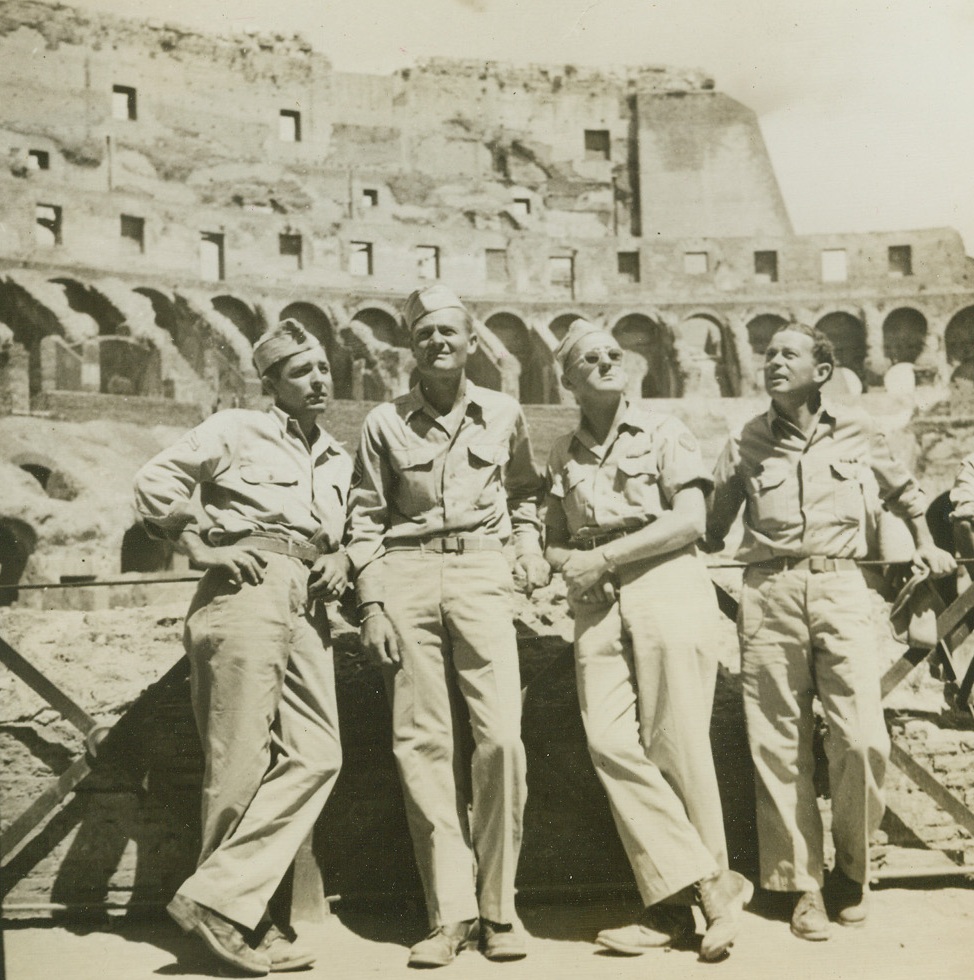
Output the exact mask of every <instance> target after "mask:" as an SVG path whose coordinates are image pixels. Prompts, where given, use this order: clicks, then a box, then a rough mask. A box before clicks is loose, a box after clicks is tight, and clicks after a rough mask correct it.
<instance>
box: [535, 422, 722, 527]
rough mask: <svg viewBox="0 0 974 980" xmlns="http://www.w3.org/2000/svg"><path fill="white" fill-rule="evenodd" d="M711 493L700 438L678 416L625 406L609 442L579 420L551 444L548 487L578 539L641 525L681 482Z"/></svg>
mask: <svg viewBox="0 0 974 980" xmlns="http://www.w3.org/2000/svg"><path fill="white" fill-rule="evenodd" d="M691 484H697V485H699V486H700V487H701V489H703V491H704V493H706V492H708V491H709V489H710V486H711V483H710V474H709V472H708V470H707V469H706V467H705V466H704V462H703V459H702V458H701V456H700V449H699V447H698V446H697V441H696V439H695V438H694V437H693V435H692V434H691V433H690V431H689V429H687V427H686V426H685V425H684V424H683V423H682V422H680V421H679V420H678V419H675V418H673V417H672V416H669V415H663V414H661V413H659V412H653V411H649V410H647V409H644V408H641V407H639V406H636V405H632V404H627V405H626V407H625V410H624V412H623V413H622V416H621V418H620V419H619V422H618V424H617V425H616V426H615V428H614V430H613V432H611V433H610V434H609V437H608V439H607V440H606V442H605V444H604V445H601V446H600V445H599V444H598V443H597V442H596V441H595V438H594V437H593V436H592V434H591V433H590V432H589V431H588V429H586V428H585V426H584V425H580V426H579V427H578V428H577V429H576V430H575V431H574V432H572V433H569V434H568V435H566V436H562V437H561V438H560V439H558V440H557V441H556V442H555V444H554V445H553V446H552V449H551V455H550V457H549V460H548V488H549V489H548V492H549V494H550V496H551V497H552V498H555V499H557V500H558V501H559V502H560V503H561V506H562V509H563V510H564V513H565V518H566V521H567V524H568V530H569V533H570V534H571V536H572V538H573V539H574V540H579V541H582V540H585V539H586V538H590V537H593V536H595V535H598V534H604V533H605V532H607V531H615V530H621V529H624V528H630V527H631V528H638V527H642V526H643V525H645V524H648V523H650V522H652V521H654V520H656V518H657V517H659V516H660V514H662V513H663V512H664V511H666V510H670V509H671V508H672V506H673V498H674V497H675V496H676V494H677V493H678V492H679V491H680V490H682V489H683V488H684V487H687V486H690V485H691Z"/></svg>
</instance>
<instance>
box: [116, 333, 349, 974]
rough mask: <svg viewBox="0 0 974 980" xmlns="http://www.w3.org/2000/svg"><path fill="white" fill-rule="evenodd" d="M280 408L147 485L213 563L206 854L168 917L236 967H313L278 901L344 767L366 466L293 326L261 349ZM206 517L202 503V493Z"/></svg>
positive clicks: (166, 523)
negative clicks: (357, 502) (361, 474)
mask: <svg viewBox="0 0 974 980" xmlns="http://www.w3.org/2000/svg"><path fill="white" fill-rule="evenodd" d="M254 366H255V367H256V368H257V371H258V373H259V374H260V375H261V376H262V378H263V381H264V386H265V389H266V390H267V391H268V393H270V394H272V395H273V396H274V406H273V407H272V408H271V409H270V410H269V411H267V412H260V411H250V410H245V409H231V410H228V411H224V412H217V413H216V414H214V415H211V416H210V417H209V418H208V419H206V421H205V422H203V423H201V424H200V425H198V426H197V427H196V428H195V429H193V430H192V431H191V432H189V433H187V434H186V435H185V436H184V437H183V438H182V439H180V440H179V441H178V442H177V443H176V444H175V445H173V446H172V447H170V448H169V449H166V450H164V451H163V452H161V453H159V455H158V456H156V457H155V458H154V459H152V460H150V461H149V462H148V463H146V464H145V466H143V467H142V469H141V470H140V471H139V473H138V475H137V476H136V478H135V490H136V506H137V508H138V511H139V514H140V515H141V517H142V520H143V522H144V523H145V525H146V527H147V528H149V529H150V530H152V531H154V532H156V533H157V534H159V535H161V536H165V537H168V538H169V539H170V540H173V541H175V543H176V546H177V547H178V548H179V549H180V550H182V551H184V552H186V553H187V554H188V555H189V556H190V558H191V559H192V560H193V561H194V563H195V564H196V565H197V566H198V567H201V568H204V569H206V574H205V575H204V576H203V578H202V580H201V581H200V584H199V587H198V588H197V590H196V595H195V597H194V598H193V602H192V605H191V606H190V610H189V612H188V614H187V616H186V630H185V637H184V639H185V644H186V653H187V656H188V658H189V662H190V670H191V673H190V681H191V690H192V698H193V709H194V712H195V715H196V721H197V725H198V727H199V731H200V739H201V741H202V743H203V753H204V756H205V759H206V771H205V773H204V776H203V801H202V825H203V826H202V838H203V840H202V848H201V852H200V856H199V864H198V867H197V869H196V872H195V873H194V874H193V875H192V876H191V877H190V878H188V879H187V880H186V881H185V882H184V883H183V884H182V885H181V886H180V888H179V891H178V892H177V893H176V896H175V897H174V898H173V900H172V902H170V904H169V907H168V911H169V914H170V915H171V916H172V917H173V918H174V919H175V920H176V922H177V923H178V924H179V925H180V926H181V927H182V928H183V929H185V930H187V931H192V932H194V933H196V934H197V935H198V936H199V937H200V938H201V939H202V940H203V941H204V942H205V943H206V944H207V946H208V947H209V948H210V949H211V950H212V951H213V952H214V953H215V954H216V955H217V956H219V957H220V958H221V959H222V960H224V961H225V962H227V963H229V964H231V965H232V966H234V967H235V968H236V969H237V970H240V971H242V972H244V973H247V974H249V975H253V976H262V975H264V974H266V973H267V972H268V971H269V970H275V971H276V970H293V969H300V968H302V967H307V966H310V965H311V964H312V962H313V960H314V957H313V956H312V955H311V953H310V952H309V951H308V950H307V949H302V948H301V947H300V946H299V945H297V944H296V943H295V938H296V937H295V936H294V935H293V934H292V933H291V930H290V926H289V924H288V923H284V922H281V923H271V921H270V915H269V913H268V908H267V906H268V902H269V901H270V899H271V897H272V895H273V894H274V892H275V890H276V889H277V887H278V885H279V883H280V882H281V880H282V879H283V878H284V875H285V873H286V872H287V869H288V866H289V865H290V863H291V862H292V860H293V859H294V856H295V854H296V853H297V850H298V848H299V847H300V845H301V842H302V841H303V840H304V839H305V837H306V836H307V835H308V834H309V833H310V831H311V829H312V827H313V826H314V824H315V821H316V820H317V818H318V816H319V814H320V813H321V809H322V807H323V806H324V805H325V801H326V800H327V798H328V794H329V793H330V792H331V788H332V787H333V786H334V784H335V779H336V778H337V776H338V770H339V768H340V766H341V743H340V741H339V737H338V709H337V704H336V699H335V675H334V669H333V665H332V647H331V636H330V633H329V628H328V619H327V616H326V613H325V608H324V606H323V605H322V603H321V602H319V601H316V600H319V599H329V598H337V597H339V596H340V595H341V593H342V592H343V591H344V589H345V585H346V582H347V576H348V559H347V557H346V555H345V553H344V551H342V550H341V548H340V547H339V546H340V543H341V540H342V533H343V529H344V519H345V502H346V499H347V496H348V486H349V481H350V479H351V475H352V461H351V459H349V457H348V454H347V453H345V451H344V450H343V449H342V448H341V446H339V445H338V444H337V443H336V442H335V440H334V439H332V437H331V436H330V435H328V433H327V432H325V431H324V429H322V428H320V427H319V425H318V419H319V417H320V415H321V413H322V412H323V411H324V410H325V408H326V406H327V404H328V400H329V398H330V396H331V390H332V384H331V375H330V368H329V364H328V358H327V356H326V354H325V352H324V350H323V349H322V347H321V345H320V344H319V343H318V341H317V340H315V338H314V337H312V336H310V335H309V334H308V333H306V332H305V330H304V329H303V328H302V326H301V325H300V324H299V323H297V321H295V320H284V321H282V322H281V323H280V324H278V326H277V327H275V328H274V329H273V330H271V331H270V332H269V333H268V334H266V335H265V336H264V337H263V338H262V339H261V340H260V341H258V342H257V344H256V345H255V346H254ZM197 487H198V488H199V490H200V496H201V502H202V505H203V509H204V511H205V513H206V517H207V522H206V524H205V525H204V526H200V525H199V523H198V521H197V519H196V517H195V516H194V515H195V512H194V510H193V508H192V507H191V506H190V502H191V499H192V497H193V493H194V491H195V490H196V488H197Z"/></svg>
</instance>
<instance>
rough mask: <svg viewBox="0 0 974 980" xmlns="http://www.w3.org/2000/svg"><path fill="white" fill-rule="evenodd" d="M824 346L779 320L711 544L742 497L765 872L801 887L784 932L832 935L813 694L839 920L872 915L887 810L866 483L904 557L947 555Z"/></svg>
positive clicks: (728, 453) (721, 489) (935, 562)
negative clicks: (758, 404)
mask: <svg viewBox="0 0 974 980" xmlns="http://www.w3.org/2000/svg"><path fill="white" fill-rule="evenodd" d="M833 365H834V354H833V351H832V345H831V343H830V342H829V340H828V338H827V337H826V336H825V335H824V334H822V333H821V332H820V331H818V330H815V329H813V328H811V327H807V326H805V325H802V324H788V325H787V326H785V327H782V328H781V330H779V331H778V332H777V333H776V334H775V335H774V336H773V337H772V338H771V342H770V344H769V345H768V349H767V352H766V355H765V375H764V382H765V388H766V390H767V392H768V394H769V395H770V396H771V406H770V408H769V409H768V411H767V412H765V413H762V414H761V415H758V416H756V417H755V418H753V419H752V420H751V421H750V422H748V423H747V424H746V425H745V426H744V427H743V429H742V431H740V432H739V433H737V434H736V435H734V436H733V437H732V438H731V439H730V441H729V442H728V443H727V446H726V448H725V449H724V451H723V454H722V455H721V457H720V459H719V460H718V463H717V467H716V470H715V473H714V483H715V486H714V491H713V498H712V506H711V512H710V516H709V519H708V524H707V534H708V539H709V548H710V549H711V550H720V549H721V548H722V547H723V539H724V536H725V535H726V533H727V531H728V529H729V528H730V525H731V523H732V522H733V520H734V518H735V516H736V515H737V513H738V511H739V510H740V508H741V505H742V504H743V505H744V508H745V509H744V540H743V543H742V545H741V548H740V551H739V553H738V556H739V558H740V559H741V560H742V561H744V562H746V564H747V569H746V570H745V573H744V585H743V589H742V593H741V601H740V610H739V614H738V623H737V625H738V633H739V636H740V641H741V650H742V680H743V691H744V709H745V715H746V719H747V728H748V739H749V742H750V746H751V755H752V757H753V759H754V769H755V782H756V793H757V818H758V840H759V849H760V863H761V884H762V885H763V886H764V887H765V888H767V889H770V890H772V891H778V892H790V893H797V896H796V901H795V906H794V910H793V914H792V918H791V929H792V932H793V933H794V934H795V935H796V936H798V937H799V938H802V939H809V940H822V939H827V938H828V936H829V928H830V926H829V918H828V914H827V911H826V903H825V901H824V900H823V895H822V885H823V880H824V875H823V866H824V857H823V841H822V833H823V831H822V822H821V819H820V817H819V811H818V807H817V806H816V798H815V787H814V785H813V783H812V775H813V769H814V761H813V757H812V734H813V727H814V716H813V714H812V699H813V697H814V696H816V695H817V696H818V698H819V700H820V701H821V704H822V709H823V711H824V712H825V717H826V721H827V723H828V738H827V740H826V752H827V755H828V760H829V781H830V784H831V796H832V836H833V838H834V842H835V850H836V867H835V870H834V873H833V874H832V875H831V877H830V879H829V886H828V889H827V892H828V895H827V897H828V899H829V904H830V905H831V906H832V911H833V912H834V914H835V915H836V917H837V919H838V921H839V922H840V923H841V924H843V925H861V924H862V923H863V922H864V921H865V918H866V912H867V897H868V888H867V887H866V886H867V884H868V878H869V839H870V836H871V834H872V833H873V832H874V831H875V830H876V829H877V828H878V826H879V823H880V820H881V819H882V815H883V809H884V803H883V795H882V785H883V778H884V774H885V769H886V763H887V759H888V754H889V737H888V735H887V732H886V725H885V721H884V718H883V709H882V704H881V697H880V687H879V665H878V663H877V661H876V656H875V650H876V638H875V635H874V632H873V627H872V625H871V623H870V620H869V610H870V605H871V603H870V596H869V593H868V590H867V587H866V584H865V582H864V580H863V576H862V572H861V571H860V569H859V567H858V565H857V563H856V559H858V558H864V557H865V556H866V503H865V496H864V486H866V485H867V483H868V480H869V475H870V474H869V471H870V470H871V471H872V474H874V475H875V479H876V483H877V484H878V487H879V491H880V495H881V497H882V499H883V503H884V505H885V506H886V507H887V508H888V509H889V510H890V511H891V512H893V513H894V514H896V515H898V516H900V517H902V518H903V519H904V521H906V523H907V525H908V527H909V528H910V531H911V533H912V534H913V538H914V541H915V543H916V552H915V555H914V561H915V562H916V563H918V564H923V565H926V566H928V567H929V568H930V569H931V571H932V572H933V574H935V575H941V574H946V573H948V572H950V571H951V570H953V568H954V567H955V563H954V560H953V558H952V557H951V556H950V555H948V554H947V553H946V552H943V551H941V550H940V549H939V548H937V547H935V545H934V544H933V542H932V540H931V538H930V534H929V531H928V530H927V526H926V523H925V521H924V509H925V508H924V498H923V494H922V492H921V491H920V488H919V487H918V486H917V483H916V481H915V480H914V479H913V477H912V476H911V475H910V474H909V473H908V472H907V470H906V469H905V468H904V467H903V465H902V464H900V463H899V462H897V461H896V460H895V459H894V458H893V457H892V456H891V455H890V452H889V449H888V447H887V445H886V441H885V439H884V438H883V437H882V435H881V434H880V433H879V432H877V431H876V428H875V426H874V424H873V422H872V421H871V419H870V418H869V417H868V416H867V415H866V414H865V413H864V412H862V411H860V410H858V409H854V408H849V407H845V406H838V405H832V404H826V402H825V401H824V400H823V399H822V397H821V394H820V392H821V388H822V385H824V384H825V382H826V381H828V379H829V378H830V377H831V374H832V370H833Z"/></svg>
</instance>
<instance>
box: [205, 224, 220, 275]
mask: <svg viewBox="0 0 974 980" xmlns="http://www.w3.org/2000/svg"><path fill="white" fill-rule="evenodd" d="M223 275H224V261H223V235H222V233H220V232H212V231H204V232H202V233H201V234H200V278H201V279H211V280H213V279H222V278H223Z"/></svg>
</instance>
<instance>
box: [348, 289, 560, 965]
mask: <svg viewBox="0 0 974 980" xmlns="http://www.w3.org/2000/svg"><path fill="white" fill-rule="evenodd" d="M404 317H405V321H406V326H407V327H408V329H409V332H410V337H411V340H412V349H413V353H414V355H415V357H416V364H417V372H418V374H419V379H420V380H419V383H418V384H417V385H416V387H415V388H413V389H412V391H410V392H409V394H407V395H404V396H403V397H401V398H398V399H396V400H395V401H393V402H389V403H386V404H385V405H380V406H379V407H378V408H376V409H374V410H373V411H372V412H370V413H369V415H368V416H367V418H366V420H365V425H364V428H363V431H362V438H361V443H360V445H359V451H358V457H357V459H356V466H355V476H354V479H353V489H352V493H351V497H350V509H349V522H348V535H349V544H348V551H349V556H350V558H351V560H352V565H353V568H354V570H355V573H356V588H357V592H358V601H359V604H360V608H361V610H362V620H363V622H362V643H363V646H364V648H365V649H366V650H367V651H368V652H370V653H371V654H372V655H373V656H374V657H375V658H376V659H378V660H379V661H380V662H382V663H384V664H386V667H387V672H388V678H389V683H390V686H391V690H392V702H393V747H394V752H395V756H396V762H397V764H398V766H399V772H400V776H401V779H402V785H403V793H404V796H405V801H406V813H407V816H408V819H409V827H410V831H411V833H412V838H413V846H414V849H415V851H416V860H417V864H418V866H419V872H420V877H421V878H422V881H423V888H424V891H425V894H426V904H427V908H428V911H429V917H430V925H431V926H432V928H433V931H432V932H431V933H430V935H429V936H427V938H426V939H424V940H422V941H421V942H420V943H417V944H416V945H415V946H414V947H413V948H412V950H411V951H410V957H409V962H410V965H412V966H426V967H431V966H444V965H446V964H447V963H450V962H451V961H452V960H453V959H454V957H455V956H456V954H457V953H458V952H459V951H460V950H461V949H462V948H463V947H464V946H466V945H468V944H470V943H472V942H474V941H475V939H476V936H477V932H478V919H479V932H480V941H481V944H482V946H483V950H484V953H485V954H486V955H487V957H488V958H490V959H495V960H505V959H519V958H521V957H522V956H524V955H525V953H526V949H525V946H524V938H523V933H522V931H521V930H520V928H519V925H518V919H517V913H516V912H515V909H514V876H515V872H516V870H517V860H518V854H519V851H520V846H521V826H522V817H523V813H524V802H525V798H526V795H527V784H526V781H525V758H524V747H523V745H522V744H521V690H520V673H519V667H518V654H517V644H516V642H515V635H514V626H513V603H512V588H513V586H512V578H511V568H510V565H509V563H508V559H507V557H506V556H505V555H504V553H503V552H504V546H505V544H506V543H507V542H508V541H509V540H510V539H513V543H514V549H515V552H516V557H515V562H514V570H515V572H516V573H518V575H519V576H520V577H521V578H522V580H523V581H524V584H525V588H526V590H527V591H529V592H530V591H531V590H532V589H534V588H535V587H537V586H541V585H544V584H546V583H547V582H548V579H549V577H550V570H549V568H548V565H547V563H546V562H545V560H544V558H543V557H542V554H541V541H540V523H539V519H538V516H537V508H538V503H539V500H540V496H541V493H542V488H543V480H542V477H541V474H540V473H539V472H538V471H537V469H536V468H535V466H534V463H533V460H532V458H531V448H530V445H529V443H528V436H527V430H526V426H525V422H524V416H523V413H522V412H521V408H520V406H519V405H518V403H517V402H516V401H515V400H514V399H513V398H511V397H510V396H508V395H504V394H501V393H500V392H496V391H489V390H487V389H484V388H480V387H478V386H476V385H474V384H471V383H470V382H469V381H468V380H467V377H466V363H467V358H468V357H469V356H470V354H472V353H473V351H474V350H475V349H476V345H477V336H476V333H475V332H474V328H473V321H472V320H471V318H470V315H469V313H468V312H467V310H466V309H465V308H464V307H463V304H462V303H461V302H460V300H459V299H458V298H457V297H456V296H455V295H454V294H453V293H452V292H450V290H448V289H446V288H445V287H444V286H440V285H437V286H432V287H430V288H428V289H425V290H417V291H416V292H414V293H413V294H412V295H411V296H410V297H409V299H408V300H407V302H406V305H405V309H404ZM458 707H459V708H462V709H464V710H458ZM465 714H466V715H468V716H469V721H467V719H466V718H464V715H465ZM459 724H463V725H469V726H470V727H471V730H472V735H473V743H474V751H473V759H472V762H471V765H470V767H467V765H466V760H465V759H464V757H463V753H462V751H461V746H462V744H463V740H462V739H461V738H460V732H459V731H458V730H456V729H455V726H456V725H459ZM467 785H469V786H470V792H469V795H468V792H467V791H466V790H465V789H464V787H466V786H467ZM468 804H469V805H470V807H469V815H468Z"/></svg>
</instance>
